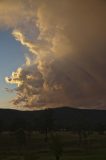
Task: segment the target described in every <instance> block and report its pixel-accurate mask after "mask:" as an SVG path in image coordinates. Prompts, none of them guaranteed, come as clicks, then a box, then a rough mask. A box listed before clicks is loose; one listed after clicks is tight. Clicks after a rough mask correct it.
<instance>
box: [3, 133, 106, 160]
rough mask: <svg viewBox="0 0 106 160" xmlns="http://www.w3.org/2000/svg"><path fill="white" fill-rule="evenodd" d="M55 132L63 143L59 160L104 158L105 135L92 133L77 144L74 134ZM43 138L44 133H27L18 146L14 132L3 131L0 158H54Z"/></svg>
mask: <svg viewBox="0 0 106 160" xmlns="http://www.w3.org/2000/svg"><path fill="white" fill-rule="evenodd" d="M57 134H59V136H60V137H61V140H62V145H63V155H62V156H61V160H106V135H98V134H97V133H93V134H92V135H90V136H89V137H87V140H86V143H85V141H82V143H81V144H79V138H78V136H77V135H76V134H72V133H69V132H59V133H57ZM44 139H45V136H44V134H40V133H37V132H35V133H33V134H31V135H30V136H29V135H27V142H26V145H25V146H24V147H23V148H20V146H18V145H17V140H16V137H15V135H14V134H9V133H4V134H2V135H1V136H0V160H55V156H54V155H53V153H52V151H51V150H50V148H49V145H48V143H46V142H45V140H44Z"/></svg>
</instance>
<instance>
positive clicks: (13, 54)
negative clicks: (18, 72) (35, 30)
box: [0, 30, 28, 108]
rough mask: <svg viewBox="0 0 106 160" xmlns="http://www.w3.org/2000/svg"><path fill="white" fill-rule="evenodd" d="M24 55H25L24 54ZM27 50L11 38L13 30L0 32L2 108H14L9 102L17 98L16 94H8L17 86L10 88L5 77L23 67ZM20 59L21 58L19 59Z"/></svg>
mask: <svg viewBox="0 0 106 160" xmlns="http://www.w3.org/2000/svg"><path fill="white" fill-rule="evenodd" d="M23 53H24V54H23ZM27 53H28V51H27V49H26V48H25V47H23V46H22V45H20V43H18V42H17V41H15V39H14V38H13V37H12V36H11V30H10V31H9V30H8V31H7V30H5V31H3V30H1V31H0V56H1V58H0V107H1V108H8V107H12V104H11V105H10V104H9V102H10V101H11V99H12V98H13V97H14V96H15V93H9V92H7V90H6V89H7V88H8V87H10V88H11V89H13V88H15V85H12V86H9V85H8V84H7V83H6V82H5V77H6V76H7V75H10V74H11V72H12V71H13V70H15V69H17V67H18V66H21V65H22V64H23V63H24V61H25V55H26V54H27ZM19 57H20V58H19Z"/></svg>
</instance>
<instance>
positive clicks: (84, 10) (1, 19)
mask: <svg viewBox="0 0 106 160" xmlns="http://www.w3.org/2000/svg"><path fill="white" fill-rule="evenodd" d="M105 14H106V2H105V1H104V0H87V1H85V0H80V1H79V0H61V1H60V0H53V1H50V0H36V1H35V0H26V1H25V0H19V1H15V0H14V1H13V0H4V1H0V27H1V28H2V27H5V28H12V29H13V32H12V35H13V36H14V37H15V39H16V40H18V41H20V43H21V44H22V45H24V46H26V47H27V48H28V49H29V51H30V54H31V56H32V57H33V58H31V59H30V58H26V63H25V64H24V65H23V66H22V67H20V68H19V69H17V71H15V72H13V73H12V76H10V77H9V78H6V81H7V82H8V83H11V84H16V85H17V88H16V89H15V92H16V93H17V97H16V98H15V99H14V100H13V104H14V105H17V106H23V107H28V108H36V107H41V108H42V107H46V106H47V107H54V106H62V105H70V106H71V105H74V106H79V107H81V106H85V107H88V106H96V105H98V104H100V103H99V102H100V101H101V102H103V104H104V105H105V104H106V101H105V99H106V84H105V82H106V73H105V67H106V62H105V58H106V45H105V40H106V36H105V27H106V23H105Z"/></svg>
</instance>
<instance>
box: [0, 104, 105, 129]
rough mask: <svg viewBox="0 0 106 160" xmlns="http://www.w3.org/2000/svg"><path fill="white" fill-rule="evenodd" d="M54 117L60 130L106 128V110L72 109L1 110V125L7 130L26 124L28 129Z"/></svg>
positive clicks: (39, 125)
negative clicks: (16, 125)
mask: <svg viewBox="0 0 106 160" xmlns="http://www.w3.org/2000/svg"><path fill="white" fill-rule="evenodd" d="M47 113H48V115H47ZM49 113H50V116H51V115H52V117H53V121H54V124H55V125H54V126H55V127H56V128H58V129H59V128H60V129H64V128H66V129H72V128H76V127H77V128H78V127H86V128H89V127H90V128H93V129H95V128H97V127H98V126H99V127H100V126H102V127H104V128H106V110H94V109H93V110H90V109H74V108H70V107H62V108H55V109H47V110H39V111H18V110H12V109H0V123H1V124H3V125H4V126H5V127H4V128H5V129H10V128H11V126H13V125H15V122H17V124H18V128H19V127H22V124H23V123H24V124H25V123H26V124H27V127H30V126H34V125H35V126H36V127H37V128H39V127H41V126H42V123H44V121H45V118H46V119H47V118H48V121H49V119H50V116H49ZM51 113H52V114H51Z"/></svg>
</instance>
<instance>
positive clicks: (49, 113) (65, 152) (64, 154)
mask: <svg viewBox="0 0 106 160" xmlns="http://www.w3.org/2000/svg"><path fill="white" fill-rule="evenodd" d="M105 131H106V111H99V110H79V109H71V108H67V107H65V108H60V109H50V110H44V111H34V112H20V111H15V110H0V160H106V133H105Z"/></svg>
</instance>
